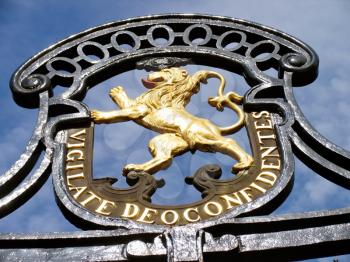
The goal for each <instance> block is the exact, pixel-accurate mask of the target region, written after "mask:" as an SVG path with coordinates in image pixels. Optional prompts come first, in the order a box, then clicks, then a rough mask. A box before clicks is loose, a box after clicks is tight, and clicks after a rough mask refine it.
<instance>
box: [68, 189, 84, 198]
mask: <svg viewBox="0 0 350 262" xmlns="http://www.w3.org/2000/svg"><path fill="white" fill-rule="evenodd" d="M86 188H87V187H86V186H82V187H79V186H72V187H68V189H69V190H70V191H73V190H75V191H77V192H76V193H75V194H74V195H73V197H74V199H77V198H78V197H79V196H80V195H81V194H82V193H83V192H84V191H85V189H86Z"/></svg>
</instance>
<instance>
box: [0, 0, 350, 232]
mask: <svg viewBox="0 0 350 262" xmlns="http://www.w3.org/2000/svg"><path fill="white" fill-rule="evenodd" d="M170 12H177V13H207V14H215V15H224V16H231V17H236V18H242V19H246V20H251V21H255V22H258V23H261V24H265V25H268V26H271V27H274V28H277V29H279V30H282V31H284V32H286V33H289V34H291V35H293V36H296V37H298V38H299V39H301V40H302V41H304V42H306V43H307V44H309V45H311V46H312V47H313V48H314V49H315V50H316V52H317V53H318V55H319V57H320V71H319V77H318V79H317V80H316V81H315V82H314V83H312V84H310V85H309V86H306V87H301V88H296V89H295V95H296V98H297V101H298V103H299V105H300V107H301V108H302V110H303V112H304V114H305V115H306V117H307V118H308V120H309V121H310V122H311V124H312V125H313V126H314V127H315V128H316V129H317V130H319V131H320V132H321V134H323V135H324V136H325V137H327V138H329V139H330V140H331V141H333V142H334V143H336V144H338V145H340V146H342V147H343V148H345V149H347V150H350V135H349V132H348V130H350V114H349V112H350V103H349V102H348V99H349V97H350V85H349V84H350V74H349V72H350V43H349V40H350V37H349V36H350V27H349V24H350V16H349V12H350V2H349V1H347V0H333V1H332V0H328V1H322V0H304V1H281V0H279V1H277V0H276V1H274V0H271V1H266V0H265V1H259V0H256V1H247V0H246V1H233V0H216V1H194V0H193V1H191V0H188V1H185V0H177V1H161V0H158V1H154V0H148V1H131V0H130V1H123V0H120V1H115V0H98V1H97V0H95V1H92V0H75V1H65V0H61V1H53V0H45V1H44V0H36V1H33V0H0V35H1V40H0V108H1V111H0V123H2V124H1V125H0V152H1V154H2V157H1V161H0V174H2V173H3V172H5V171H6V170H7V169H8V168H9V167H10V166H11V164H12V163H14V162H15V161H16V160H17V158H18V157H19V155H20V154H21V152H22V151H23V150H24V148H25V145H26V143H27V141H28V139H29V137H30V135H31V131H32V130H33V127H34V124H35V120H36V113H37V111H36V110H29V109H24V108H20V107H19V106H17V105H16V104H15V103H14V102H13V101H12V97H11V92H10V89H9V86H8V82H9V79H10V77H11V74H12V73H13V72H14V71H15V70H16V68H17V67H18V66H19V65H20V64H21V63H23V62H24V61H26V60H27V59H28V58H29V57H31V56H32V55H34V54H36V53H37V52H39V51H41V50H42V49H44V48H46V47H48V46H49V45H51V44H53V43H55V42H57V41H59V40H61V39H63V38H65V37H67V36H69V35H72V34H75V33H78V32H80V31H82V30H85V29H87V28H90V27H93V26H97V25H100V24H104V23H107V22H111V21H115V20H118V19H124V18H129V17H134V16H141V15H149V14H160V13H170ZM194 69H196V68H192V69H191V70H194ZM140 76H142V72H138V73H126V74H125V75H124V76H119V77H117V78H115V79H111V80H109V82H108V83H104V84H102V85H101V86H99V87H96V89H95V90H96V91H94V92H97V93H101V95H103V93H105V94H106V92H107V91H108V89H109V88H110V87H111V86H113V85H119V84H120V82H121V83H122V84H123V85H125V86H128V85H130V81H132V83H133V84H134V85H136V84H137V82H136V81H137V79H139V77H140ZM232 81H233V83H240V82H239V79H236V78H234V79H232ZM235 81H236V82H235ZM105 97H106V99H107V96H105ZM89 99H90V100H89ZM86 101H87V102H88V104H89V103H90V104H91V106H96V107H98V106H99V105H98V102H97V101H96V100H93V99H92V98H89V96H88V97H87V100H86ZM202 102H203V101H202V100H201V99H200V98H199V99H198V98H197V103H202ZM197 106H198V104H197ZM192 110H194V111H195V110H196V108H195V107H193V108H192ZM126 128H127V127H126ZM136 129H137V128H135V129H134V130H136ZM135 132H136V133H137V132H139V133H140V132H142V131H137V130H136V131H135ZM98 135H99V136H100V139H101V140H99V141H100V142H101V145H98V146H101V151H100V152H101V154H102V153H103V143H104V140H106V139H109V138H111V139H112V138H113V132H112V131H111V130H108V128H100V129H99V130H98ZM242 137H243V136H242ZM147 139H148V138H147ZM147 139H146V140H147ZM242 139H243V138H242ZM116 146H117V147H118V145H116ZM143 149H144V147H143V148H138V149H137V148H134V149H133V152H134V154H133V155H131V154H129V155H128V157H129V160H130V161H138V160H140V156H144V155H145V154H144V153H143V151H142V150H143ZM104 150H105V153H106V150H107V151H108V150H118V148H115V146H114V147H113V146H112V148H109V149H108V148H106V147H105V149H104ZM138 150H141V151H140V152H138ZM135 152H136V153H135ZM203 158H205V157H204V156H198V159H195V160H193V161H195V162H196V163H202V162H201V161H203ZM124 160H125V159H124ZM124 160H123V161H124ZM126 160H127V159H126ZM178 161H180V162H181V161H187V160H181V159H179V160H178ZM191 161H192V160H191ZM222 161H224V162H225V160H222ZM96 162H97V167H96V170H97V169H98V168H99V167H101V164H102V163H103V162H98V161H97V160H96ZM204 162H205V160H204ZM115 168H119V167H118V166H116V167H115ZM172 168H175V169H174V172H177V171H176V165H174V167H172ZM189 168H190V169H191V168H192V167H189ZM111 171H112V170H111ZM167 179H169V182H170V180H171V178H167ZM174 181H175V180H174ZM178 186H179V187H181V185H178ZM165 196H166V194H163V195H162V194H159V195H158V198H159V201H167V200H166V199H165ZM172 196H176V192H174V194H173V195H172ZM194 197H195V196H194ZM349 200H350V196H349V194H348V192H347V190H345V189H343V188H341V187H339V186H336V185H333V184H331V183H330V182H328V181H326V180H325V179H323V178H321V177H320V176H318V175H317V174H315V173H313V172H312V171H310V170H309V169H308V168H307V167H305V166H304V165H303V164H301V163H300V162H299V161H297V167H296V178H295V186H294V189H293V192H292V193H291V195H290V196H289V198H288V199H287V201H286V202H285V203H284V204H283V205H282V206H281V207H280V208H279V209H278V210H276V211H275V213H276V214H280V213H287V212H296V211H308V210H320V209H327V208H336V207H345V206H347V205H348V203H349ZM63 230H75V228H74V226H72V225H70V224H69V223H68V222H65V219H64V217H63V216H62V215H61V213H60V211H59V210H58V208H57V207H56V204H55V203H54V198H53V191H52V185H51V179H50V178H49V181H48V183H46V185H45V186H44V187H43V188H42V190H40V192H39V193H38V194H37V195H36V196H35V197H34V198H33V199H31V200H30V201H29V202H28V203H27V204H25V205H24V206H22V207H21V208H20V209H18V210H17V211H15V212H13V213H12V214H11V215H9V216H8V217H6V218H4V219H2V220H0V232H37V231H41V232H42V231H63Z"/></svg>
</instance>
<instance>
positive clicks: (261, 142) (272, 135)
mask: <svg viewBox="0 0 350 262" xmlns="http://www.w3.org/2000/svg"><path fill="white" fill-rule="evenodd" d="M256 133H257V134H258V140H259V143H260V144H264V143H263V141H262V140H264V139H275V138H276V136H275V134H273V133H272V134H270V135H262V134H261V133H262V131H258V132H256Z"/></svg>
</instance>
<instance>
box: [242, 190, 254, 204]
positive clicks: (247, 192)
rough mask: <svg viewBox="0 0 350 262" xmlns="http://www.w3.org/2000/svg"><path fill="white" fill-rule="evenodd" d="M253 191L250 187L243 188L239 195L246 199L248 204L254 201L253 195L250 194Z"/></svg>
mask: <svg viewBox="0 0 350 262" xmlns="http://www.w3.org/2000/svg"><path fill="white" fill-rule="evenodd" d="M251 191H252V189H251V188H250V187H246V188H243V189H241V190H240V191H239V193H241V195H242V196H243V197H244V199H245V200H246V201H247V202H250V201H252V197H253V195H252V194H251V193H250V192H251Z"/></svg>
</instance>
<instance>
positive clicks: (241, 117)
mask: <svg viewBox="0 0 350 262" xmlns="http://www.w3.org/2000/svg"><path fill="white" fill-rule="evenodd" d="M237 98H240V100H239V101H240V103H241V101H242V100H241V99H242V97H241V96H239V95H238V94H237V93H234V92H229V93H227V95H225V100H224V101H223V106H227V107H228V108H230V109H232V110H233V111H235V112H236V113H237V117H238V120H237V121H236V122H235V123H234V124H232V125H230V126H227V127H219V130H220V132H221V134H222V135H230V134H233V133H235V132H237V131H238V130H239V129H241V128H242V127H243V126H244V124H245V114H244V111H243V110H242V109H241V108H240V107H239V106H238V105H237V104H236V103H235V102H236V101H238V99H237ZM233 101H234V102H233Z"/></svg>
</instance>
